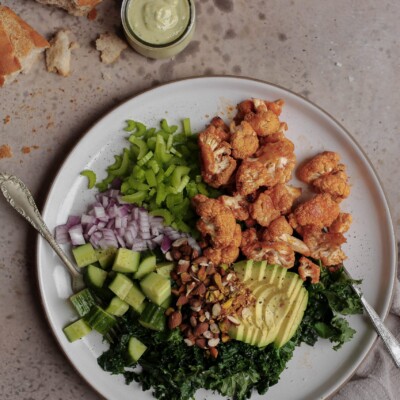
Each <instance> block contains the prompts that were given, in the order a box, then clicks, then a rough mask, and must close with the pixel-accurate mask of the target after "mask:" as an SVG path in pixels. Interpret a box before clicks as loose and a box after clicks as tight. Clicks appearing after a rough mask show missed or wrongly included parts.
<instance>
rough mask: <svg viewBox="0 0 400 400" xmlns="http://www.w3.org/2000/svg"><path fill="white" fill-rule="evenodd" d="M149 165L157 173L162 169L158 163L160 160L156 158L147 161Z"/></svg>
mask: <svg viewBox="0 0 400 400" xmlns="http://www.w3.org/2000/svg"><path fill="white" fill-rule="evenodd" d="M147 165H148V166H149V167H150V168H151V169H152V170H153V172H154V173H155V174H157V173H158V171H159V170H160V166H159V164H158V162H157V161H156V160H154V159H153V160H150V161H149V162H148V163H147Z"/></svg>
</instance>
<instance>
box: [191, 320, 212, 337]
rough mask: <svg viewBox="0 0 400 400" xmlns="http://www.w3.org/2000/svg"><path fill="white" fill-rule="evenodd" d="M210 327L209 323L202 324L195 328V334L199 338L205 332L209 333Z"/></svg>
mask: <svg viewBox="0 0 400 400" xmlns="http://www.w3.org/2000/svg"><path fill="white" fill-rule="evenodd" d="M208 327H209V325H208V323H207V322H202V323H200V324H198V325H197V326H196V327H195V328H194V330H193V334H194V335H195V336H197V337H198V336H200V335H202V334H203V333H204V332H205V331H207V330H208Z"/></svg>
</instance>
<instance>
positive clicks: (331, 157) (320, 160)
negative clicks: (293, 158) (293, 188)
mask: <svg viewBox="0 0 400 400" xmlns="http://www.w3.org/2000/svg"><path fill="white" fill-rule="evenodd" d="M339 161H340V157H339V154H337V153H335V152H333V151H324V152H323V153H320V154H317V155H316V156H315V157H313V158H311V159H310V160H308V161H307V162H305V163H303V164H302V165H301V166H300V167H299V168H298V170H297V177H298V178H299V179H300V180H301V181H303V182H305V183H312V181H314V180H315V179H317V178H319V177H320V176H322V175H325V174H328V173H329V172H332V171H333V170H335V169H337V167H338V165H339Z"/></svg>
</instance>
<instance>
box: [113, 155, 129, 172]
mask: <svg viewBox="0 0 400 400" xmlns="http://www.w3.org/2000/svg"><path fill="white" fill-rule="evenodd" d="M129 162H130V159H129V150H128V149H124V153H123V154H122V162H121V165H120V167H119V168H117V169H114V170H113V171H112V173H113V174H114V175H115V176H123V175H125V174H126V172H127V171H128V167H129Z"/></svg>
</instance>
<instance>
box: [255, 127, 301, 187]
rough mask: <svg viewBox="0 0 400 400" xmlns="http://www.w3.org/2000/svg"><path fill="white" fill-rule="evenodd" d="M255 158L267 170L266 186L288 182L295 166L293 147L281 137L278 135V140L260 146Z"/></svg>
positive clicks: (287, 140)
mask: <svg viewBox="0 0 400 400" xmlns="http://www.w3.org/2000/svg"><path fill="white" fill-rule="evenodd" d="M256 158H257V160H258V161H259V162H261V163H262V164H263V165H264V166H265V168H266V170H267V173H268V179H267V181H266V183H265V185H266V186H274V185H276V184H278V183H286V182H288V181H289V180H290V178H291V176H292V171H293V169H294V167H295V165H296V156H295V154H294V145H293V143H292V142H291V141H290V140H289V139H287V138H286V137H283V135H280V140H277V141H274V142H267V143H265V144H264V145H263V146H261V147H260V148H259V149H258V151H257V153H256Z"/></svg>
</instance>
